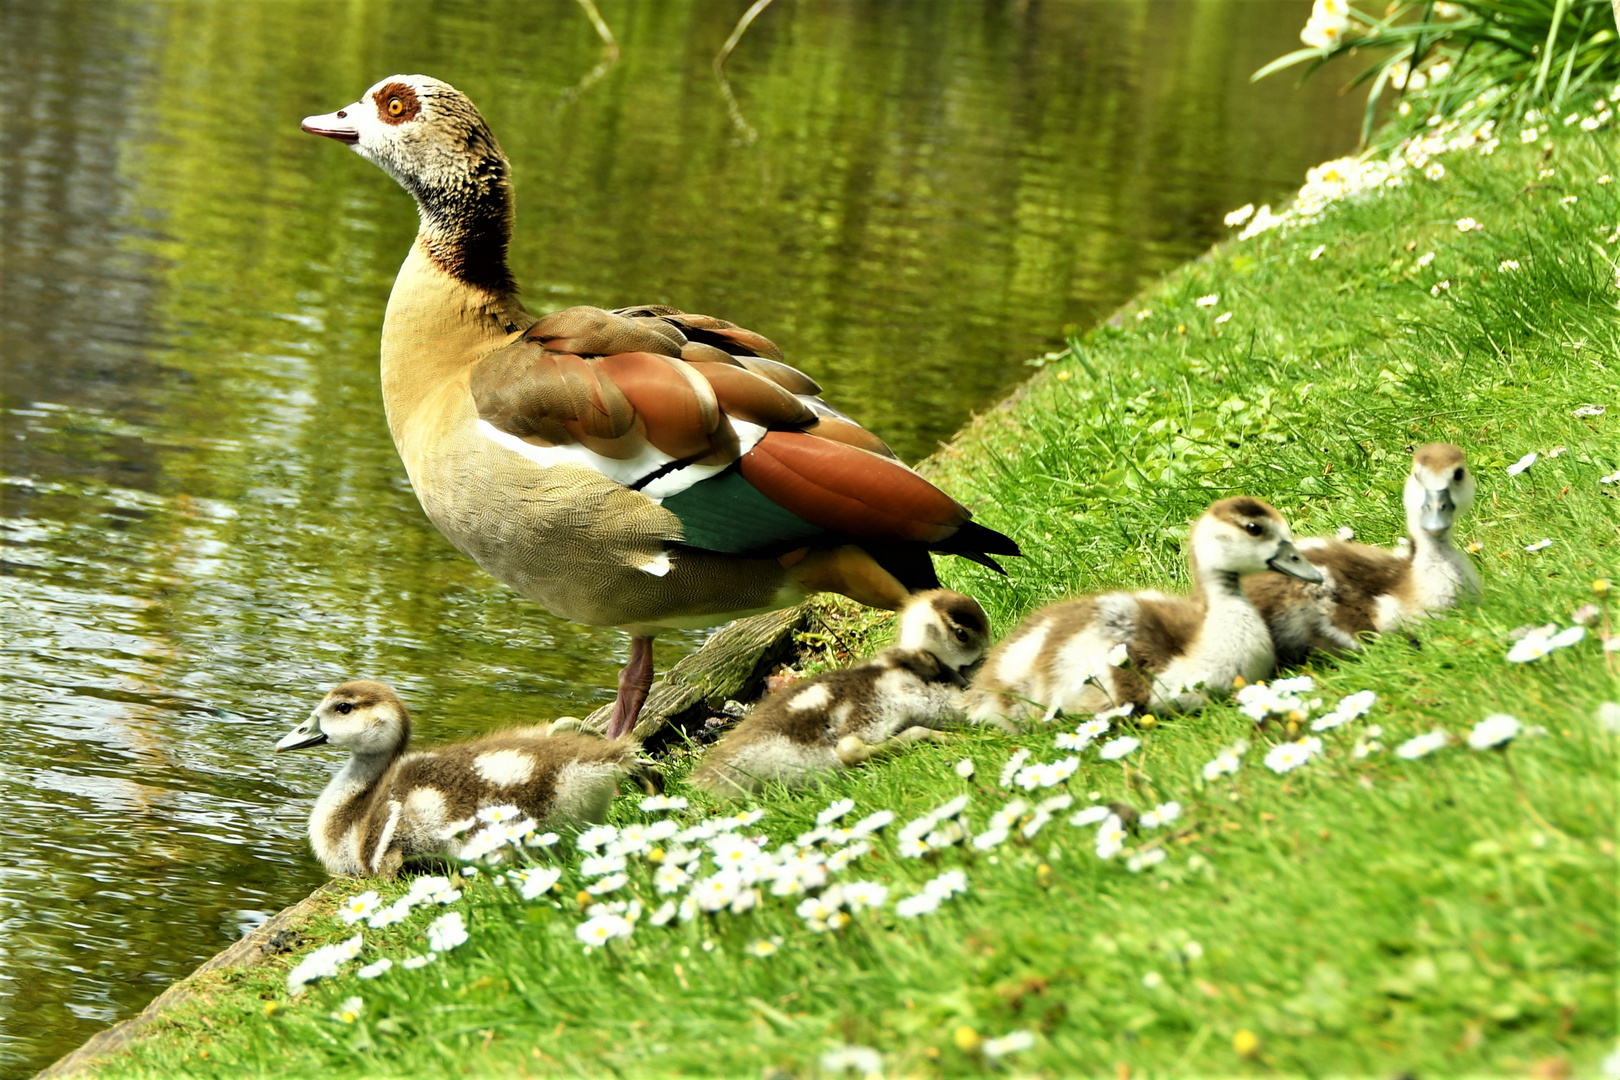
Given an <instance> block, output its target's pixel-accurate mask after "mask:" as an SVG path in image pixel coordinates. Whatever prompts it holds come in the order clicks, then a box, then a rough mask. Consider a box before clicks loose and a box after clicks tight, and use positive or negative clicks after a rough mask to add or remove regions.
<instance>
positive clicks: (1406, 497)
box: [1243, 443, 1480, 664]
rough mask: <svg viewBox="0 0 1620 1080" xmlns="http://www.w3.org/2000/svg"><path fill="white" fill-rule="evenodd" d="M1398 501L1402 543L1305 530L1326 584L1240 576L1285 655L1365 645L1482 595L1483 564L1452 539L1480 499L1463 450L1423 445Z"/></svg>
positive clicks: (1297, 658) (1292, 660)
mask: <svg viewBox="0 0 1620 1080" xmlns="http://www.w3.org/2000/svg"><path fill="white" fill-rule="evenodd" d="M1401 501H1402V502H1403V503H1404V504H1405V507H1406V532H1407V537H1408V539H1409V546H1407V547H1405V548H1404V549H1402V548H1398V549H1396V550H1395V551H1385V550H1383V549H1382V548H1375V547H1369V546H1367V545H1366V544H1353V543H1348V542H1346V541H1342V540H1329V539H1326V538H1324V537H1316V536H1312V537H1306V538H1304V539H1302V540H1300V542H1299V548H1300V551H1302V552H1304V554H1305V557H1306V558H1307V559H1309V560H1310V561H1311V563H1312V564H1313V565H1314V566H1315V567H1316V568H1317V569H1318V570H1320V571H1321V573H1322V581H1321V583H1320V584H1316V585H1307V584H1305V583H1303V582H1301V581H1290V580H1289V579H1288V578H1285V577H1281V576H1279V575H1277V574H1260V575H1258V576H1256V577H1252V578H1250V579H1249V580H1247V581H1245V582H1244V583H1243V584H1244V589H1245V590H1246V591H1247V592H1248V594H1249V599H1250V600H1252V601H1253V602H1254V606H1255V607H1257V608H1259V609H1260V613H1261V615H1263V616H1265V620H1266V625H1267V626H1268V627H1270V629H1271V638H1272V641H1273V642H1274V643H1275V644H1276V648H1277V661H1278V663H1282V664H1297V663H1300V662H1301V661H1303V660H1304V659H1305V658H1306V657H1307V656H1309V655H1310V654H1311V653H1312V652H1324V653H1329V654H1334V655H1343V654H1345V653H1352V652H1359V651H1361V649H1362V648H1363V647H1364V645H1365V642H1366V640H1367V638H1368V637H1369V636H1371V635H1373V634H1380V633H1385V632H1387V631H1389V630H1391V629H1393V628H1394V627H1396V626H1398V625H1399V624H1400V623H1402V622H1403V621H1406V620H1409V619H1414V618H1418V617H1420V616H1423V615H1427V614H1429V613H1431V612H1435V611H1439V610H1442V609H1444V608H1449V607H1453V606H1455V605H1456V604H1457V603H1458V601H1460V600H1464V599H1472V598H1474V597H1477V596H1478V595H1479V591H1480V584H1479V573H1478V571H1476V570H1475V569H1474V567H1473V564H1472V563H1471V562H1470V561H1469V559H1468V556H1467V555H1465V554H1463V553H1462V552H1460V551H1458V550H1457V549H1456V547H1454V546H1453V545H1452V542H1451V528H1452V526H1453V525H1454V524H1455V523H1456V520H1457V518H1458V517H1460V516H1461V515H1462V514H1464V513H1466V512H1467V511H1468V508H1469V507H1470V506H1472V505H1473V503H1474V477H1473V474H1472V473H1470V472H1469V471H1468V462H1467V461H1466V460H1465V459H1464V457H1463V452H1462V451H1461V450H1460V449H1458V448H1457V447H1455V446H1453V445H1451V444H1450V443H1430V444H1428V445H1427V446H1420V447H1418V450H1417V453H1415V454H1414V455H1413V456H1412V471H1411V472H1410V473H1409V474H1408V475H1407V477H1406V487H1405V490H1404V492H1403V493H1402V498H1401Z"/></svg>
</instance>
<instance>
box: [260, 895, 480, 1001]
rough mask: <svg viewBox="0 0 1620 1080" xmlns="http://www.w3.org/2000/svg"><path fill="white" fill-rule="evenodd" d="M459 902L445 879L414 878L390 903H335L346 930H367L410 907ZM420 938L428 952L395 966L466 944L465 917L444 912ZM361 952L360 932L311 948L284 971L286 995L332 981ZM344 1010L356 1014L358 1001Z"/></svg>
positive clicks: (378, 967)
mask: <svg viewBox="0 0 1620 1080" xmlns="http://www.w3.org/2000/svg"><path fill="white" fill-rule="evenodd" d="M459 899H461V890H460V889H458V888H456V887H455V885H454V884H453V883H452V881H451V880H450V879H449V878H447V877H438V876H427V877H419V878H416V879H415V880H413V881H412V882H411V887H410V890H409V891H408V892H407V893H406V894H405V895H404V896H402V897H400V898H399V899H398V900H396V901H394V902H393V903H391V904H384V903H383V902H382V899H381V897H379V896H378V895H377V892H376V891H375V890H367V891H366V892H363V893H358V894H356V895H354V896H351V897H349V898H348V899H346V900H344V901H343V902H342V903H341V904H339V905H338V917H339V918H341V919H342V920H343V921H344V922H345V923H347V924H349V925H350V926H357V925H359V924H360V923H365V924H366V925H367V926H371V927H384V926H392V925H393V924H395V923H398V922H403V921H404V920H405V919H406V918H408V917H409V916H410V914H411V911H412V910H413V909H415V908H418V907H437V906H439V905H443V904H453V903H455V902H456V901H457V900H459ZM423 936H424V937H425V938H426V939H427V943H428V948H427V951H426V952H423V953H419V954H417V955H415V956H408V957H405V958H404V959H402V960H400V962H399V965H400V967H402V968H405V969H406V970H411V969H413V968H419V967H422V966H424V965H426V964H429V963H432V962H433V961H434V960H436V959H438V956H439V954H440V953H442V952H448V951H449V950H451V949H454V948H455V947H456V946H458V945H462V944H464V943H466V941H467V940H468V933H467V923H466V919H465V917H464V916H463V915H462V913H461V912H459V911H449V912H445V913H444V914H442V915H440V916H439V917H438V918H436V919H434V920H433V921H432V922H430V923H429V924H428V926H427V929H426V930H425V931H424V934H423ZM364 948H365V939H364V934H363V933H357V934H355V935H354V936H353V937H351V938H348V939H347V940H345V941H340V942H336V943H334V944H331V945H322V946H321V947H320V948H318V949H314V950H311V951H310V953H309V954H308V955H306V956H305V957H304V958H303V959H302V960H300V961H299V962H298V964H297V966H296V967H294V968H293V969H292V970H291V971H289V972H288V973H287V990H288V992H289V993H291V994H293V995H294V996H296V995H298V994H301V993H303V991H304V987H305V986H307V985H308V984H310V983H312V982H315V981H316V980H317V979H331V978H336V977H337V976H338V975H339V974H340V973H341V972H342V970H343V967H344V965H346V964H348V963H349V962H350V961H351V960H355V959H357V958H358V957H359V956H360V953H361V952H362V951H363V950H364ZM393 966H394V961H393V960H392V959H390V958H389V957H386V956H385V957H381V958H379V959H377V960H374V961H372V962H371V963H369V964H366V965H364V966H363V967H361V968H360V969H359V970H358V971H357V972H356V973H355V974H357V975H359V976H360V977H361V978H362V979H374V978H376V977H377V976H379V975H381V974H383V973H384V972H386V971H388V970H389V969H391V968H392V967H393ZM344 1011H346V1012H354V1013H356V1014H358V1012H359V1005H358V1001H357V1002H356V1005H355V1007H354V1008H353V1009H348V1008H347V1006H346V1007H345V1010H344ZM348 1022H349V1023H352V1022H353V1021H352V1020H350V1021H348Z"/></svg>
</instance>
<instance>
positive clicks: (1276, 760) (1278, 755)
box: [1265, 735, 1322, 773]
mask: <svg viewBox="0 0 1620 1080" xmlns="http://www.w3.org/2000/svg"><path fill="white" fill-rule="evenodd" d="M1321 750H1322V740H1321V739H1318V738H1316V737H1315V736H1314V735H1313V736H1309V737H1307V738H1304V739H1298V740H1295V741H1293V742H1285V743H1278V744H1277V745H1276V746H1273V747H1272V748H1271V749H1270V751H1268V752H1267V753H1266V759H1265V765H1266V768H1268V769H1270V770H1271V771H1272V772H1274V773H1285V772H1293V771H1294V770H1295V769H1297V768H1299V767H1300V766H1301V765H1303V764H1305V763H1306V762H1307V761H1309V760H1311V758H1313V757H1315V756H1316V755H1317V754H1318V753H1320V752H1321Z"/></svg>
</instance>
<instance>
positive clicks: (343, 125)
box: [298, 105, 360, 146]
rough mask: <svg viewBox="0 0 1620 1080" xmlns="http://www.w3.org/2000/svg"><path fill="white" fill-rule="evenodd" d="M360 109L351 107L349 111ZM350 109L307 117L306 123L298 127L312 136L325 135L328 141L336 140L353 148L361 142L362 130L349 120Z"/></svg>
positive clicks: (305, 118) (354, 106) (355, 106)
mask: <svg viewBox="0 0 1620 1080" xmlns="http://www.w3.org/2000/svg"><path fill="white" fill-rule="evenodd" d="M358 107H359V106H358V105H350V106H349V109H355V108H358ZM349 109H339V110H338V111H337V112H330V113H323V114H321V115H320V116H306V117H304V122H303V123H302V124H299V125H298V126H299V127H301V128H303V129H304V130H305V131H307V132H309V133H310V134H311V135H324V136H326V137H327V138H328V139H336V140H337V141H338V142H340V143H348V144H349V145H350V146H353V145H354V144H355V143H357V142H359V141H360V129H359V128H357V127H355V126H354V121H352V120H350V119H349Z"/></svg>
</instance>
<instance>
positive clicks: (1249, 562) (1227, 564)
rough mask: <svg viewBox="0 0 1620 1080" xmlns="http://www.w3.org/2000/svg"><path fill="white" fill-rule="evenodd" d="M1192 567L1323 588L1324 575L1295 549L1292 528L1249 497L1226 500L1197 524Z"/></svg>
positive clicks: (1208, 512)
mask: <svg viewBox="0 0 1620 1080" xmlns="http://www.w3.org/2000/svg"><path fill="white" fill-rule="evenodd" d="M1191 541H1192V543H1191V547H1192V558H1193V565H1194V567H1195V568H1196V569H1197V570H1203V571H1213V572H1215V573H1220V574H1236V575H1238V576H1239V577H1242V576H1244V575H1246V574H1258V573H1261V572H1263V571H1266V570H1275V571H1277V573H1279V574H1287V575H1288V576H1289V577H1296V578H1299V579H1300V580H1301V581H1312V582H1319V581H1321V580H1322V573H1321V571H1320V570H1318V569H1317V568H1316V567H1314V566H1312V565H1311V564H1310V562H1309V561H1308V560H1307V559H1306V558H1305V556H1303V555H1301V554H1300V553H1299V549H1298V548H1296V547H1295V546H1294V537H1293V534H1292V533H1291V532H1289V530H1288V522H1286V521H1284V520H1283V516H1282V515H1281V514H1279V513H1277V511H1276V510H1274V509H1272V508H1271V507H1270V506H1269V505H1267V504H1266V503H1263V502H1261V501H1260V500H1259V499H1255V498H1251V497H1249V496H1247V495H1238V496H1235V497H1233V498H1230V499H1222V500H1221V501H1220V502H1218V503H1215V504H1214V505H1213V506H1211V507H1210V508H1209V509H1208V510H1206V511H1204V516H1203V517H1201V518H1199V519H1198V520H1197V521H1196V522H1194V523H1193V527H1192V536H1191Z"/></svg>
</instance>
